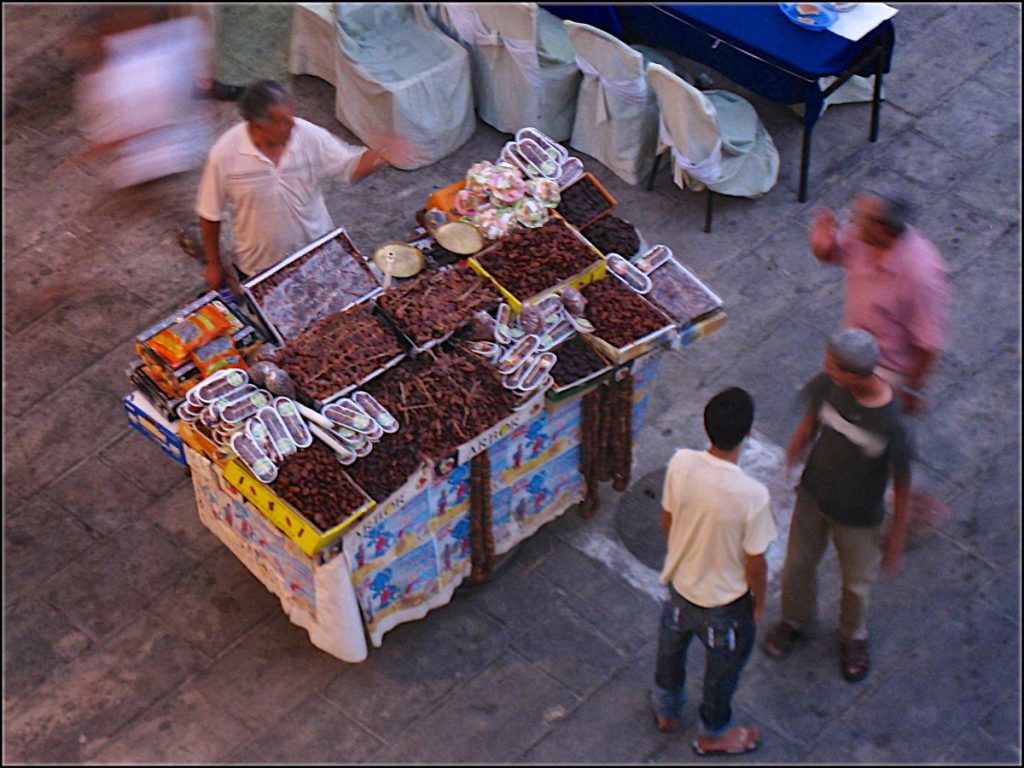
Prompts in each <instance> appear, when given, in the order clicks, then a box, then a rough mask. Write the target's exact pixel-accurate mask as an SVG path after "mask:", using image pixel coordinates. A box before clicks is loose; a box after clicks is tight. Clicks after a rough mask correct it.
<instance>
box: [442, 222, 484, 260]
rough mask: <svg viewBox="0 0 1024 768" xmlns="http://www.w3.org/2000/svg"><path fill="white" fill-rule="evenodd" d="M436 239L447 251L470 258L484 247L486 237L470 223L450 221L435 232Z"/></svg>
mask: <svg viewBox="0 0 1024 768" xmlns="http://www.w3.org/2000/svg"><path fill="white" fill-rule="evenodd" d="M434 239H435V240H436V241H437V244H438V245H440V246H441V247H442V248H444V249H445V250H448V251H451V252H452V253H457V254H459V255H460V256H470V255H472V254H474V253H476V252H477V251H479V250H481V249H482V248H483V247H484V237H483V235H481V234H480V231H479V230H478V229H477V228H476V227H474V226H473V225H472V224H470V223H469V222H465V221H449V222H448V223H447V224H442V225H441V226H439V227H438V228H437V229H435V230H434Z"/></svg>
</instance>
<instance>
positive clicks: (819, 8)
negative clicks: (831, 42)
mask: <svg viewBox="0 0 1024 768" xmlns="http://www.w3.org/2000/svg"><path fill="white" fill-rule="evenodd" d="M779 8H781V9H782V12H783V13H784V14H785V15H786V18H787V19H789V20H790V21H792V22H793V23H794V24H796V25H797V26H798V27H802V28H803V29H810V30H813V31H815V32H821V31H822V30H825V29H828V28H829V27H831V26H832V25H833V24H834V23H835V21H836V19H837V18H839V17H838V14H837V13H836V12H835V10H834V9H833V8H832V4H831V3H779Z"/></svg>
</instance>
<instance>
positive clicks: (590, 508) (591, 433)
mask: <svg viewBox="0 0 1024 768" xmlns="http://www.w3.org/2000/svg"><path fill="white" fill-rule="evenodd" d="M581 408H582V414H581V420H580V474H581V475H583V481H584V482H585V483H586V494H585V495H584V497H583V501H581V502H580V506H579V513H580V517H583V518H590V517H593V516H594V513H595V512H597V506H598V479H597V474H598V469H597V430H598V429H599V427H600V423H599V422H600V414H601V410H600V408H601V388H600V387H598V388H597V389H593V390H591V391H590V392H588V393H587V394H585V395H584V396H583V403H582V407H581Z"/></svg>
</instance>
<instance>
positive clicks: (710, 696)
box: [651, 387, 776, 755]
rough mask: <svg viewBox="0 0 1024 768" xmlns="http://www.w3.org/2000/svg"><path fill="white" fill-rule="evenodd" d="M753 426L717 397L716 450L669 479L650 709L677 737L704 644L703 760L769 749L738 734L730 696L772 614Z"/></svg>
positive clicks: (740, 397) (746, 409)
mask: <svg viewBox="0 0 1024 768" xmlns="http://www.w3.org/2000/svg"><path fill="white" fill-rule="evenodd" d="M753 423H754V401H753V399H752V398H751V397H750V395H749V394H748V393H747V392H746V391H744V390H742V389H740V388H738V387H733V388H731V389H727V390H725V391H723V392H720V393H718V394H717V395H715V396H714V397H713V398H711V400H710V401H708V404H707V406H706V407H705V408H704V429H705V431H706V432H707V434H708V437H709V438H710V440H711V447H709V448H708V449H707V450H706V451H694V450H690V449H686V448H684V449H680V450H678V451H676V453H675V455H674V456H673V457H672V460H671V461H670V462H669V465H668V471H667V473H666V475H665V488H664V492H663V494H662V527H663V528H664V530H665V535H666V537H667V539H668V552H667V553H666V555H665V566H664V568H663V569H662V572H661V582H662V583H663V584H668V586H669V599H668V600H666V601H665V604H664V607H663V610H662V616H661V626H660V629H659V635H658V657H657V667H656V670H655V675H654V687H653V689H652V691H651V702H652V704H653V705H654V715H655V720H656V722H657V726H658V729H659V730H661V731H663V732H665V733H671V732H672V731H674V730H675V729H676V728H677V727H678V725H679V715H680V712H681V711H682V707H683V703H684V701H685V684H686V651H687V649H688V648H689V645H690V641H691V640H692V639H693V637H694V636H695V635H696V636H697V638H698V639H699V640H700V642H701V643H702V644H703V645H704V647H705V648H706V649H707V656H706V664H705V672H704V700H703V702H702V703H701V706H700V719H701V725H702V733H701V734H700V735H699V736H698V737H697V739H696V740H695V741H694V742H693V749H694V751H695V752H696V753H697V754H698V755H721V754H727V755H732V754H736V755H738V754H744V753H747V752H753V751H754V750H755V749H757V747H758V746H760V743H761V737H760V734H759V733H758V730H757V729H756V728H750V727H741V726H733V725H732V696H733V693H735V691H736V686H737V684H738V683H739V678H740V673H741V672H742V671H743V667H744V666H745V665H746V663H747V659H748V658H749V657H750V652H751V650H753V648H754V639H755V633H756V625H757V623H758V622H759V621H760V619H761V614H762V612H763V610H764V603H765V591H766V585H767V574H768V566H767V563H766V561H765V557H764V553H765V550H767V549H768V545H769V544H771V542H772V541H773V540H774V539H775V536H776V531H775V522H774V520H773V519H772V512H771V505H770V503H769V497H768V489H767V488H766V487H765V486H764V485H763V484H762V483H759V482H758V481H756V480H754V479H753V478H750V477H748V476H747V475H746V474H745V473H744V472H743V470H742V469H740V468H739V466H738V463H737V462H738V461H739V456H740V451H741V449H742V444H743V441H744V440H745V439H746V438H747V437H749V436H750V430H751V427H752V426H753Z"/></svg>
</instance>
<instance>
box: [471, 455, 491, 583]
mask: <svg viewBox="0 0 1024 768" xmlns="http://www.w3.org/2000/svg"><path fill="white" fill-rule="evenodd" d="M469 477H470V498H469V515H470V517H469V533H470V564H471V566H472V571H471V577H472V579H473V581H474V582H476V583H478V584H479V583H480V582H482V581H484V580H485V579H486V578H487V577H488V576H490V575H491V572H492V571H493V569H494V529H493V523H492V508H491V459H490V456H488V454H487V451H484V452H483V453H479V454H477V455H476V456H474V457H473V459H472V461H471V462H470V466H469Z"/></svg>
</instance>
